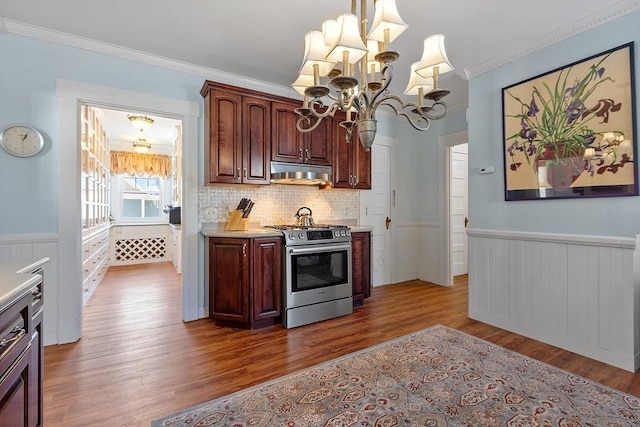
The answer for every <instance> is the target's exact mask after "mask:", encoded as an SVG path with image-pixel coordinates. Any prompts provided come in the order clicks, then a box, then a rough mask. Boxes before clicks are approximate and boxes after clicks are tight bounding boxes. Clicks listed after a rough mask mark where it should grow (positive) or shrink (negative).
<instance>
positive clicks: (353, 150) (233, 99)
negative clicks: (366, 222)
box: [200, 80, 371, 190]
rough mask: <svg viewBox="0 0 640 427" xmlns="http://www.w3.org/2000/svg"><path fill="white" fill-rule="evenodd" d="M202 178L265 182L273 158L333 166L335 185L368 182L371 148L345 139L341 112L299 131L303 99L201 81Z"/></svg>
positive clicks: (364, 186) (353, 185) (362, 186)
mask: <svg viewBox="0 0 640 427" xmlns="http://www.w3.org/2000/svg"><path fill="white" fill-rule="evenodd" d="M200 94H201V95H202V96H203V97H204V107H205V129H204V130H205V144H204V148H205V159H206V160H205V182H206V183H209V184H212V183H227V184H269V183H270V175H271V164H270V163H271V161H277V162H285V163H306V164H309V165H318V166H332V167H333V187H335V188H354V189H365V190H366V189H370V188H371V153H370V152H368V151H366V150H365V149H364V147H362V145H361V144H360V143H359V142H358V136H357V134H355V135H354V137H353V141H352V142H350V143H347V142H346V141H345V130H344V129H343V128H342V127H340V126H339V123H340V122H341V121H343V120H344V119H345V114H344V113H342V112H339V113H336V114H335V117H333V118H331V117H327V118H325V119H324V120H322V121H321V122H320V124H319V125H318V127H316V128H315V129H314V130H313V131H311V132H308V133H303V132H300V131H298V129H297V127H296V123H297V121H298V115H297V114H296V112H295V110H296V108H298V107H301V106H302V101H298V100H294V99H289V98H284V97H279V96H276V95H270V94H266V93H262V92H257V91H252V90H248V89H243V88H239V87H235V86H230V85H225V84H222V83H215V82H211V81H208V80H207V81H205V83H204V85H203V87H202V90H201V91H200Z"/></svg>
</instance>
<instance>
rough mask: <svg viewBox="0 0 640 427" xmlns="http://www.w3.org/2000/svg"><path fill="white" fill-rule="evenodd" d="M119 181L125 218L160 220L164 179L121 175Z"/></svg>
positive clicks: (127, 219) (123, 217)
mask: <svg viewBox="0 0 640 427" xmlns="http://www.w3.org/2000/svg"><path fill="white" fill-rule="evenodd" d="M119 181H120V182H119V184H120V185H119V188H120V196H121V197H120V200H122V219H123V220H125V221H131V220H156V221H157V220H160V217H161V215H162V212H161V208H160V206H162V193H163V188H164V180H163V179H161V178H157V177H147V176H144V177H138V176H130V175H120V176H119Z"/></svg>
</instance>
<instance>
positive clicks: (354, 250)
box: [351, 233, 371, 306]
mask: <svg viewBox="0 0 640 427" xmlns="http://www.w3.org/2000/svg"><path fill="white" fill-rule="evenodd" d="M351 256H352V259H351V263H352V268H353V272H352V280H353V305H354V306H360V305H362V304H364V299H365V298H369V297H370V296H371V234H370V233H351Z"/></svg>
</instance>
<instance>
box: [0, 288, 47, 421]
mask: <svg viewBox="0 0 640 427" xmlns="http://www.w3.org/2000/svg"><path fill="white" fill-rule="evenodd" d="M37 277H38V278H37V279H36V280H31V282H32V284H31V286H30V287H29V288H28V289H26V290H25V291H24V292H23V293H22V294H21V295H17V297H18V298H17V299H16V300H15V301H12V302H9V304H8V305H6V306H3V307H2V308H0V339H1V340H0V341H1V343H0V426H12V427H14V426H15V427H38V426H41V425H42V419H43V418H42V415H43V404H42V402H43V401H42V378H43V377H42V374H43V357H42V356H43V346H42V326H41V325H42V313H43V311H42V292H41V290H42V287H43V283H42V278H41V277H40V276H37Z"/></svg>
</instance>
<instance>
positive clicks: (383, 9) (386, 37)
mask: <svg viewBox="0 0 640 427" xmlns="http://www.w3.org/2000/svg"><path fill="white" fill-rule="evenodd" d="M375 6H376V7H375V15H374V17H373V24H371V30H369V34H367V39H369V40H377V41H379V42H384V43H386V44H388V43H391V42H392V41H394V40H395V39H396V38H398V36H399V35H400V34H402V33H403V32H404V30H406V29H407V27H409V26H408V25H407V24H406V23H405V22H404V21H403V20H402V18H401V17H400V14H399V13H398V8H397V7H396V2H395V0H377V1H376V2H375ZM385 48H386V46H385Z"/></svg>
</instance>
